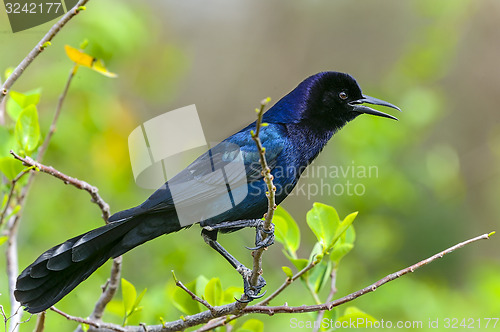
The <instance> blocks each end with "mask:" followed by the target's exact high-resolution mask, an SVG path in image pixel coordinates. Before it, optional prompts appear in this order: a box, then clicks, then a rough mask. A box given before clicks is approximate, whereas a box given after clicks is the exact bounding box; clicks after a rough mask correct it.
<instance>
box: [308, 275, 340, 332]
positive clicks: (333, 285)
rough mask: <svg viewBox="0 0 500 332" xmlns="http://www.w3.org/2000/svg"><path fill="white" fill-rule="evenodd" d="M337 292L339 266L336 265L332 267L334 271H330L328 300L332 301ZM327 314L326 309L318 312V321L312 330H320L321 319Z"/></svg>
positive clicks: (315, 331) (313, 331)
mask: <svg viewBox="0 0 500 332" xmlns="http://www.w3.org/2000/svg"><path fill="white" fill-rule="evenodd" d="M335 293H337V268H336V267H334V268H333V269H332V272H331V273H330V292H329V293H328V296H327V297H326V302H330V301H332V299H333V297H334V296H335ZM324 315H325V310H321V311H320V312H318V317H316V323H315V324H313V326H314V329H313V330H312V332H317V331H319V328H320V326H321V321H322V320H323V316H324Z"/></svg>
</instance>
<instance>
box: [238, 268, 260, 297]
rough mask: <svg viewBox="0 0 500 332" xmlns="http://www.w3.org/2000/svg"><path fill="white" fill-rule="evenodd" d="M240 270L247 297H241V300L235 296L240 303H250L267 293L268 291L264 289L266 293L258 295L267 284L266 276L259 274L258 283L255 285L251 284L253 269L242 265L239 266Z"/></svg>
mask: <svg viewBox="0 0 500 332" xmlns="http://www.w3.org/2000/svg"><path fill="white" fill-rule="evenodd" d="M238 272H239V273H240V274H241V275H242V277H243V293H244V294H245V296H246V297H247V298H246V299H241V300H239V299H236V298H235V299H236V301H238V302H240V303H248V302H251V301H253V300H255V299H259V298H261V297H263V296H264V295H265V294H266V291H264V293H262V294H260V295H258V294H259V293H260V291H261V290H262V288H263V287H264V286H265V285H266V281H265V280H264V278H263V277H262V276H259V278H258V279H257V284H256V285H255V286H253V285H252V284H250V278H251V276H252V270H250V269H249V268H247V267H245V266H240V267H239V268H238Z"/></svg>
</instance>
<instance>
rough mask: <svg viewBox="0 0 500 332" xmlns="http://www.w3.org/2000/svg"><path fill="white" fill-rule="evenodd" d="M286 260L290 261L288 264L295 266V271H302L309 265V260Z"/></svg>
mask: <svg viewBox="0 0 500 332" xmlns="http://www.w3.org/2000/svg"><path fill="white" fill-rule="evenodd" d="M288 259H289V260H290V262H292V263H293V265H294V266H295V268H296V269H297V271H300V270H302V269H303V268H305V267H306V266H307V264H309V260H307V259H305V258H291V257H289V258H288Z"/></svg>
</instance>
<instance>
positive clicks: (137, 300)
mask: <svg viewBox="0 0 500 332" xmlns="http://www.w3.org/2000/svg"><path fill="white" fill-rule="evenodd" d="M147 290H148V289H147V288H144V289H143V291H142V292H141V293H140V294H139V296H138V297H137V298H136V299H135V302H134V308H136V309H137V308H138V307H139V304H140V303H141V300H142V298H143V297H144V294H146V292H147Z"/></svg>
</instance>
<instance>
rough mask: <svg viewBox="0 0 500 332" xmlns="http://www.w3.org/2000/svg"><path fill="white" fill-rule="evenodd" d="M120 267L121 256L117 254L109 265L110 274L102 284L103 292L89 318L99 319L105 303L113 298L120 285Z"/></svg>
mask: <svg viewBox="0 0 500 332" xmlns="http://www.w3.org/2000/svg"><path fill="white" fill-rule="evenodd" d="M121 269H122V256H118V257H116V258H115V259H113V265H112V267H111V275H110V277H109V279H108V282H107V283H106V285H105V286H104V289H103V292H102V294H101V296H100V297H99V300H98V301H97V303H96V305H95V307H94V311H93V312H92V314H91V315H90V319H94V320H99V319H101V318H102V315H103V313H104V309H105V308H106V305H107V304H108V303H109V302H110V301H111V300H112V299H113V296H115V293H116V290H117V289H118V286H119V285H120V275H121Z"/></svg>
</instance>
